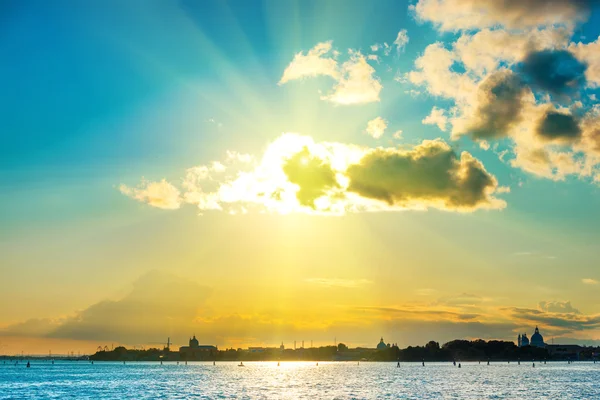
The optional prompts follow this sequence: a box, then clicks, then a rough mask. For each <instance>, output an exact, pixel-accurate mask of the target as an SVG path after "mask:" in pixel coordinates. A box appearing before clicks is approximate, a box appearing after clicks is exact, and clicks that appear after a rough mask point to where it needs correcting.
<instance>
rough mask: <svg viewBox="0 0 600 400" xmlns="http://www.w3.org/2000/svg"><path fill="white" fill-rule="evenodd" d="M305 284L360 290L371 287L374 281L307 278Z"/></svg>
mask: <svg viewBox="0 0 600 400" xmlns="http://www.w3.org/2000/svg"><path fill="white" fill-rule="evenodd" d="M304 281H305V282H308V283H311V284H315V285H319V286H327V287H341V288H358V287H362V286H366V285H371V284H372V283H373V281H370V280H368V279H339V278H307V279H305V280H304Z"/></svg>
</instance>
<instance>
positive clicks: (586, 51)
mask: <svg viewBox="0 0 600 400" xmlns="http://www.w3.org/2000/svg"><path fill="white" fill-rule="evenodd" d="M569 51H570V52H571V53H573V54H574V55H575V57H577V58H578V59H579V60H580V61H583V62H585V63H586V64H587V65H588V68H587V70H586V71H585V77H586V79H587V81H588V84H589V85H590V86H592V87H598V86H600V37H598V39H596V41H595V42H591V43H587V44H584V43H571V44H570V45H569Z"/></svg>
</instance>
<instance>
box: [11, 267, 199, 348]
mask: <svg viewBox="0 0 600 400" xmlns="http://www.w3.org/2000/svg"><path fill="white" fill-rule="evenodd" d="M210 293H211V289H210V288H208V287H206V286H202V285H199V284H197V283H195V282H193V281H191V280H189V279H188V278H180V277H178V276H175V275H172V274H170V273H167V272H163V271H156V270H154V271H150V272H147V273H146V274H144V275H142V276H141V277H140V278H138V279H137V280H136V281H135V282H134V283H133V284H132V287H131V290H130V292H129V293H128V294H127V295H125V296H124V297H122V298H121V299H118V300H103V301H100V302H98V303H95V304H93V305H91V306H89V307H87V308H86V309H84V310H82V311H79V312H77V313H76V314H75V315H74V316H71V317H66V318H62V319H60V320H50V319H46V320H44V319H42V320H35V319H34V320H29V321H26V322H24V323H20V324H15V325H12V326H10V327H8V328H6V329H5V330H3V331H2V332H0V333H1V334H3V335H22V336H41V337H48V338H61V339H76V340H97V341H121V342H123V343H140V342H141V343H147V342H149V341H156V340H157V339H159V338H161V339H162V338H163V337H164V336H165V335H168V334H169V333H170V332H172V331H173V330H174V328H175V327H178V328H179V327H182V328H183V330H187V329H190V330H191V328H192V325H193V321H194V319H195V318H196V315H197V313H198V310H199V308H200V307H202V306H203V305H204V303H205V301H206V299H207V298H208V296H209V294H210Z"/></svg>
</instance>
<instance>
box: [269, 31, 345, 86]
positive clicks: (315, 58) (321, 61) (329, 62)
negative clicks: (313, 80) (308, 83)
mask: <svg viewBox="0 0 600 400" xmlns="http://www.w3.org/2000/svg"><path fill="white" fill-rule="evenodd" d="M330 51H331V41H329V42H322V43H318V44H317V45H316V46H315V47H313V48H312V49H310V50H309V51H308V52H307V53H306V55H305V54H303V53H302V52H300V53H297V54H296V55H295V56H294V59H293V60H292V62H291V63H290V64H289V65H288V66H287V68H286V69H285V71H283V76H282V77H281V80H280V81H279V84H280V85H283V84H284V83H287V82H289V81H292V80H295V79H302V78H309V77H316V76H319V75H325V76H330V77H332V78H333V79H338V77H339V74H340V73H339V71H338V64H337V61H336V60H335V59H333V58H331V57H326V55H327V54H328V53H329V52H330Z"/></svg>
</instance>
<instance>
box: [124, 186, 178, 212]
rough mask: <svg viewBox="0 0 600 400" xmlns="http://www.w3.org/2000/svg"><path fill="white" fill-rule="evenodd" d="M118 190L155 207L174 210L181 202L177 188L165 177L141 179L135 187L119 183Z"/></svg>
mask: <svg viewBox="0 0 600 400" xmlns="http://www.w3.org/2000/svg"><path fill="white" fill-rule="evenodd" d="M119 190H120V191H121V193H123V194H124V195H126V196H128V197H131V198H132V199H135V200H138V201H141V202H143V203H147V204H149V205H151V206H153V207H157V208H163V209H167V210H174V209H177V208H179V207H180V206H181V203H182V199H181V197H180V195H179V194H180V193H179V190H178V189H177V188H176V187H175V186H173V185H172V184H170V183H169V182H167V181H166V180H165V179H163V180H161V181H159V182H149V181H146V180H142V182H141V183H140V185H139V186H138V187H136V188H132V187H129V186H127V185H120V186H119Z"/></svg>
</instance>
